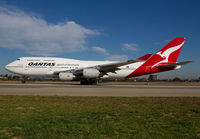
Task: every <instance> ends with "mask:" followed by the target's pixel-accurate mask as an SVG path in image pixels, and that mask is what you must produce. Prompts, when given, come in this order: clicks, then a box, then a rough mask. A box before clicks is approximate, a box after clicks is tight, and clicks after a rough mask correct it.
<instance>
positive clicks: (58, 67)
mask: <svg viewBox="0 0 200 139" xmlns="http://www.w3.org/2000/svg"><path fill="white" fill-rule="evenodd" d="M184 42H185V38H184V37H177V38H175V39H173V40H172V41H171V42H170V43H168V44H167V45H166V46H165V47H163V48H162V49H161V50H160V51H158V52H157V53H156V54H154V55H153V56H152V54H146V55H144V56H142V57H140V58H138V59H132V60H128V61H122V62H121V61H83V60H75V59H67V58H55V57H21V58H18V59H17V60H15V61H13V62H12V63H10V64H8V65H6V66H5V69H6V70H8V71H9V72H12V73H15V74H18V75H21V76H22V77H23V79H22V83H25V82H26V79H27V78H28V77H31V76H44V77H54V78H55V77H56V78H59V79H60V80H66V81H71V80H79V81H80V84H81V85H89V84H90V85H92V84H97V82H98V80H99V79H105V78H112V79H122V78H133V77H137V76H142V75H147V74H154V73H158V72H164V71H170V70H175V69H179V68H181V66H182V65H184V64H187V63H191V62H192V61H184V62H176V61H177V58H178V56H179V53H180V51H181V49H182V47H183V44H184Z"/></svg>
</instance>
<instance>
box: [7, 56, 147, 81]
mask: <svg viewBox="0 0 200 139" xmlns="http://www.w3.org/2000/svg"><path fill="white" fill-rule="evenodd" d="M110 63H116V61H82V60H75V59H67V58H54V57H22V58H19V59H17V60H16V61H14V62H12V63H10V64H8V65H7V66H6V67H5V68H6V69H7V70H8V71H10V72H12V73H15V74H19V75H22V76H54V75H55V73H56V72H62V71H68V70H73V69H80V68H86V67H94V66H98V65H102V64H110ZM143 63H144V62H137V63H133V64H128V65H125V66H121V67H119V69H120V70H117V71H116V72H115V73H112V72H109V73H108V74H107V75H104V76H103V78H125V77H127V76H128V75H129V74H131V73H132V72H133V71H134V70H136V69H137V68H138V67H139V66H141V65H142V64H143Z"/></svg>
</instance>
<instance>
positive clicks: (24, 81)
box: [21, 76, 27, 84]
mask: <svg viewBox="0 0 200 139" xmlns="http://www.w3.org/2000/svg"><path fill="white" fill-rule="evenodd" d="M26 80H27V77H26V76H23V77H22V80H21V83H23V84H25V83H26Z"/></svg>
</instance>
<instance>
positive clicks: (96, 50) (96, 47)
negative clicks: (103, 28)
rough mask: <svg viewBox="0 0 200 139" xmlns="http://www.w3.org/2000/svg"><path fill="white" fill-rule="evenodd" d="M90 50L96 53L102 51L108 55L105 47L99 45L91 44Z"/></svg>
mask: <svg viewBox="0 0 200 139" xmlns="http://www.w3.org/2000/svg"><path fill="white" fill-rule="evenodd" d="M92 50H93V51H95V52H98V53H102V54H105V55H109V53H108V51H107V50H106V49H105V48H102V47H99V46H93V47H92Z"/></svg>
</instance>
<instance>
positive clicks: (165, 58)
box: [152, 42, 184, 68]
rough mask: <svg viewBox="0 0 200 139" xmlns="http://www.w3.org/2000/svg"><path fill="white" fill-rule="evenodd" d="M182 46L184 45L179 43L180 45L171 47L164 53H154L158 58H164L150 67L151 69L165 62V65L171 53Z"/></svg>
mask: <svg viewBox="0 0 200 139" xmlns="http://www.w3.org/2000/svg"><path fill="white" fill-rule="evenodd" d="M183 44H184V42H183V43H181V44H180V45H177V46H174V47H171V48H169V49H167V50H165V51H164V52H162V51H159V52H158V53H156V54H157V55H159V56H160V57H162V58H164V60H162V61H160V62H158V63H156V64H154V65H153V66H152V68H153V67H155V66H157V65H158V64H160V63H165V62H166V63H167V62H169V56H170V55H171V54H172V53H173V52H175V51H176V50H178V49H179V48H181V46H182V45H183Z"/></svg>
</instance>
